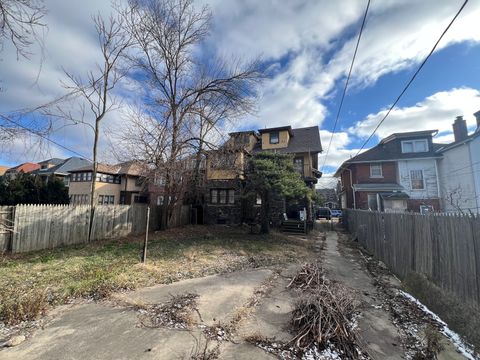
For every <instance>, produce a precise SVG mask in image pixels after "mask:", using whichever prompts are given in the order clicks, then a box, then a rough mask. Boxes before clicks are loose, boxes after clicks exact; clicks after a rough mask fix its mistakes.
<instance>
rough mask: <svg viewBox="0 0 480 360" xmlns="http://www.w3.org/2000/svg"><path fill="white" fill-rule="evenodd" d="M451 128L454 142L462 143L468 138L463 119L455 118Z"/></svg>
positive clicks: (465, 123)
mask: <svg viewBox="0 0 480 360" xmlns="http://www.w3.org/2000/svg"><path fill="white" fill-rule="evenodd" d="M452 126H453V135H454V136H455V141H462V140H465V139H466V138H467V137H468V130H467V122H466V121H465V120H464V119H463V116H457V118H456V119H455V122H454V123H453V125H452Z"/></svg>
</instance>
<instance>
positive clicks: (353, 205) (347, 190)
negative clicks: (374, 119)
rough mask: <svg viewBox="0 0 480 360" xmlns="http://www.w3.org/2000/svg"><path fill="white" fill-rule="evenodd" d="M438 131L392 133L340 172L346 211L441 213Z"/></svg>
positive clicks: (348, 163)
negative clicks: (432, 211)
mask: <svg viewBox="0 0 480 360" xmlns="http://www.w3.org/2000/svg"><path fill="white" fill-rule="evenodd" d="M436 133H437V131H436V130H427V131H416V132H408V133H396V134H392V135H390V136H388V137H386V138H385V139H382V140H381V141H380V143H379V144H378V145H377V146H375V147H373V148H371V149H369V150H367V151H365V152H363V153H361V154H359V155H357V156H355V157H353V158H351V159H349V160H347V161H345V162H344V163H343V164H342V165H341V166H340V168H339V169H338V170H337V171H336V173H335V176H336V177H338V178H339V179H340V194H339V195H340V203H341V206H342V208H349V209H365V210H378V211H414V212H424V211H429V210H430V211H431V210H436V211H438V210H440V186H439V179H438V168H437V160H438V159H440V158H441V155H439V154H438V153H437V152H436V151H437V150H438V149H439V148H440V147H441V145H440V144H435V143H433V141H432V138H433V136H434V135H435V134H436Z"/></svg>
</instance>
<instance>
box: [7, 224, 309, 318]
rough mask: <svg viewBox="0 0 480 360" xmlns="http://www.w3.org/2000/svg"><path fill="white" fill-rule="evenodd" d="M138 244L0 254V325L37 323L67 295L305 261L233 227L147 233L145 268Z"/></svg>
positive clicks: (278, 238) (276, 240) (285, 243)
mask: <svg viewBox="0 0 480 360" xmlns="http://www.w3.org/2000/svg"><path fill="white" fill-rule="evenodd" d="M206 233H208V234H209V235H208V237H207V236H204V235H205V234H206ZM142 241H143V240H142V239H141V237H138V238H135V237H129V238H122V239H117V240H109V241H103V242H95V243H91V244H87V245H74V246H68V247H63V248H58V249H54V250H45V251H38V252H34V253H27V254H16V255H9V256H1V257H0V301H1V302H0V321H1V322H3V323H5V324H12V323H17V322H20V321H23V320H24V319H32V318H36V317H38V316H40V315H41V314H42V313H43V312H44V311H45V309H46V307H47V306H48V305H57V304H62V303H65V302H68V301H69V300H70V299H72V298H89V299H95V300H97V299H102V298H104V297H108V296H109V295H110V294H111V293H112V292H115V291H119V290H130V289H135V288H137V287H141V286H152V285H155V284H162V283H163V284H164V283H171V282H174V281H178V280H182V279H188V278H194V277H200V276H206V275H211V274H216V273H225V272H231V271H235V270H241V269H246V268H252V267H259V266H267V265H273V264H280V263H285V262H290V261H294V260H296V259H297V258H298V257H301V256H307V250H306V249H305V248H304V247H303V245H302V244H299V243H296V242H295V241H294V240H290V239H289V238H287V237H284V236H283V235H281V234H275V233H273V234H272V235H270V236H268V237H265V236H259V235H249V234H247V233H246V232H244V231H242V230H241V229H236V228H223V227H218V228H217V227H203V226H198V227H185V228H181V229H171V230H167V231H165V232H161V233H158V234H155V235H152V240H151V242H150V243H149V254H148V256H149V264H148V265H147V266H143V265H141V264H139V257H138V253H139V251H140V249H141V248H142ZM26 284H28V285H26Z"/></svg>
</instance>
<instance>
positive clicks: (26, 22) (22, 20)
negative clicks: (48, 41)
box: [0, 0, 46, 58]
mask: <svg viewBox="0 0 480 360" xmlns="http://www.w3.org/2000/svg"><path fill="white" fill-rule="evenodd" d="M45 13H46V9H45V7H44V5H43V1H42V0H0V50H1V49H2V48H3V46H4V41H5V40H8V41H10V42H11V43H12V45H13V46H14V47H15V49H16V51H17V56H22V57H25V58H29V57H30V55H31V51H30V46H31V45H32V44H33V43H34V42H38V41H40V37H39V29H42V28H45V26H46V24H45V23H44V22H43V17H44V16H45Z"/></svg>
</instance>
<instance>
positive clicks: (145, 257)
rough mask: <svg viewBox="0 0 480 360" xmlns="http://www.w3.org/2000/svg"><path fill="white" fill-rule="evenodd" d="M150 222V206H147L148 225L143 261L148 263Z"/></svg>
mask: <svg viewBox="0 0 480 360" xmlns="http://www.w3.org/2000/svg"><path fill="white" fill-rule="evenodd" d="M149 223H150V206H147V226H146V229H145V242H144V243H143V263H144V264H146V263H147V243H148V226H149Z"/></svg>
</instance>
